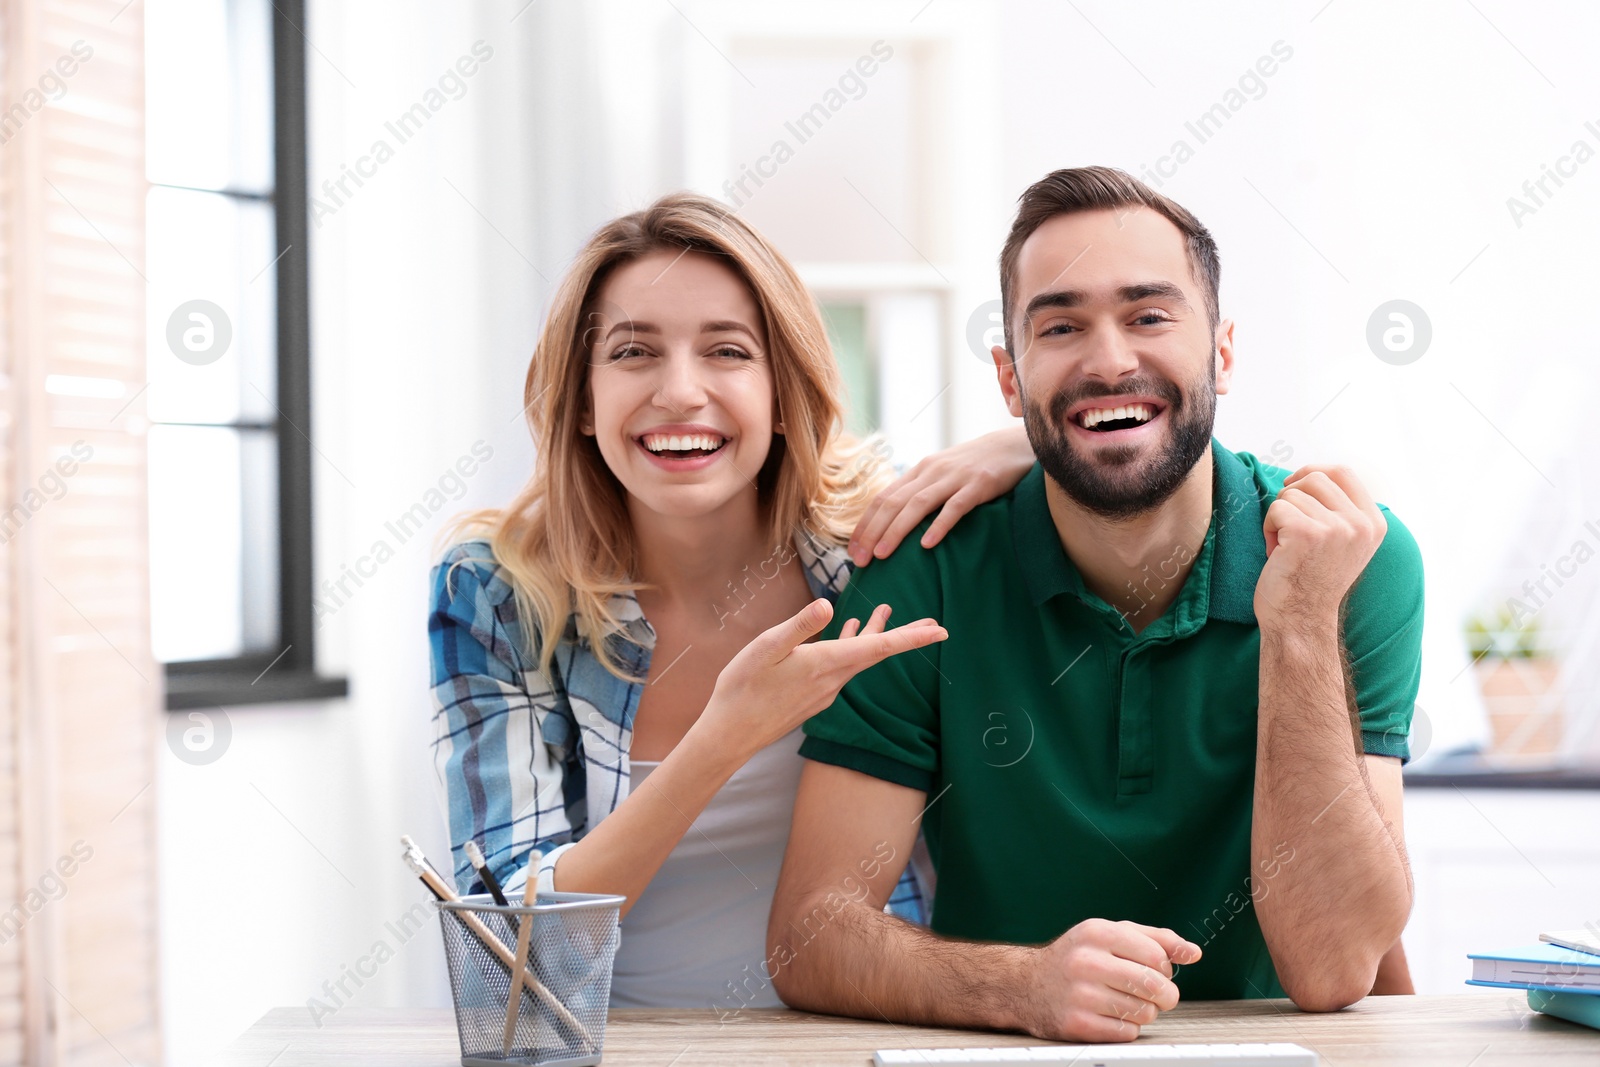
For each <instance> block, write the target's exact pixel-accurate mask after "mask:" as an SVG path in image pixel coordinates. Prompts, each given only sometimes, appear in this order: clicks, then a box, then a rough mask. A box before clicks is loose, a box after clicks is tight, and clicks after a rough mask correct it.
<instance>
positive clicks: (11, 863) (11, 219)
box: [0, 0, 162, 1065]
mask: <svg viewBox="0 0 1600 1067" xmlns="http://www.w3.org/2000/svg"><path fill="white" fill-rule="evenodd" d="M142 17H143V5H142V4H138V3H129V4H125V3H124V2H123V0H0V41H3V48H0V55H3V63H4V67H3V73H0V84H3V86H4V95H3V98H0V109H4V110H0V309H3V311H0V314H3V316H4V326H3V329H0V402H3V403H0V422H3V425H0V455H3V459H4V464H3V475H0V484H3V495H0V508H4V509H9V510H7V511H4V512H0V538H3V540H4V543H3V544H0V574H3V576H4V580H5V583H6V587H5V595H4V598H3V601H0V671H3V675H0V677H3V678H4V685H3V686H0V939H5V938H6V935H7V934H8V933H9V932H10V928H9V927H8V926H7V925H6V924H7V921H8V915H9V917H10V920H11V922H12V925H14V926H16V928H17V929H16V934H15V936H13V937H10V939H9V940H5V941H4V943H3V944H0V1063H28V1064H50V1065H55V1064H74V1065H77V1064H82V1065H90V1064H108V1065H110V1064H117V1065H122V1064H154V1063H156V1062H158V1061H159V1058H160V1043H159V1011H158V995H157V993H158V984H157V970H156V963H157V942H156V925H155V917H156V898H155V887H156V876H155V855H156V852H155V840H154V834H155V806H154V805H155V795H156V789H155V782H154V780H155V773H156V759H155V756H156V752H157V751H158V750H157V747H156V746H157V745H158V744H159V743H160V737H159V730H160V727H161V724H162V720H161V713H160V711H159V707H160V700H161V675H160V672H159V667H158V666H157V665H156V663H155V662H154V661H153V659H152V657H151V654H150V635H149V590H148V577H147V573H148V572H147V557H148V547H147V521H146V504H145V499H146V478H145V436H144V433H145V423H144V416H143V410H144V408H143V403H142V396H141V393H142V390H143V386H144V382H145V371H144V365H145V338H144V332H145V327H144V319H145V280H144V277H143V269H144V268H143V263H144V200H145V191H146V185H145V180H144V126H143V107H144V105H143V100H144V85H143V64H144V59H143V25H142ZM19 504H20V505H21V510H20V511H18V510H17V506H18V505H19ZM13 902H15V903H13ZM18 905H20V908H21V912H20V921H19V911H18V907H17V906H18ZM6 909H9V912H8V911H7V910H6Z"/></svg>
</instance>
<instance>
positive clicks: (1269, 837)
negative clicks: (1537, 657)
mask: <svg viewBox="0 0 1600 1067" xmlns="http://www.w3.org/2000/svg"><path fill="white" fill-rule="evenodd" d="M1219 278H1220V268H1219V264H1218V257H1217V249H1216V244H1215V242H1214V241H1213V240H1212V237H1211V235H1210V233H1209V232H1208V231H1207V230H1206V228H1205V227H1204V226H1203V225H1201V223H1200V222H1199V220H1198V219H1196V218H1195V217H1194V216H1193V215H1192V214H1191V213H1190V212H1189V211H1187V210H1186V209H1184V208H1183V207H1181V206H1179V205H1178V204H1176V203H1174V202H1172V201H1171V200H1169V199H1168V198H1166V197H1164V196H1161V195H1160V194H1158V193H1156V192H1154V191H1153V190H1151V189H1150V188H1148V187H1147V186H1145V185H1144V184H1143V183H1141V182H1139V181H1137V180H1135V179H1133V178H1131V177H1129V176H1128V175H1127V174H1125V173H1123V172H1121V171H1117V170H1113V169H1109V168H1104V167H1089V168H1081V169H1073V170H1061V171H1056V172H1055V173H1052V174H1050V175H1048V176H1047V177H1045V178H1044V179H1043V180H1041V181H1039V182H1037V183H1036V184H1034V185H1033V186H1032V187H1030V188H1029V189H1028V190H1027V192H1025V193H1024V194H1023V196H1022V197H1021V200H1020V201H1019V208H1018V212H1017V216H1016V220H1015V222H1014V224H1013V226H1012V229H1011V232H1010V236H1009V238H1008V239H1007V241H1006V244H1005V247H1004V249H1003V251H1002V252H1001V256H1000V287H1001V298H1002V303H1003V306H1004V316H1005V339H1006V344H1005V345H1004V346H997V347H995V348H994V350H993V358H994V362H995V368H996V371H997V375H998V379H999V385H1000V391H1001V393H1002V395H1003V396H1004V398H1005V402H1006V404H1007V405H1008V407H1009V409H1010V412H1011V414H1012V415H1013V416H1020V417H1021V418H1022V419H1023V420H1024V424H1025V426H1026V428H1027V432H1028V437H1029V440H1030V441H1031V442H1032V445H1033V448H1034V452H1035V454H1036V455H1037V457H1038V465H1037V466H1036V467H1035V468H1034V470H1033V471H1032V472H1031V473H1030V474H1029V475H1028V476H1027V477H1026V478H1024V479H1023V481H1022V482H1021V483H1020V484H1019V485H1018V486H1017V488H1016V489H1015V490H1014V491H1013V492H1012V493H1010V494H1009V495H1008V496H1006V497H1002V498H1000V499H999V500H996V501H994V502H993V503H991V504H988V505H985V506H983V507H981V508H979V509H977V510H976V511H974V512H973V513H972V515H970V516H968V517H967V518H966V519H965V520H964V521H963V522H962V523H961V524H960V525H959V526H957V527H956V528H955V529H954V530H953V531H952V532H951V533H950V534H949V535H948V536H947V537H946V538H945V539H944V541H943V542H942V543H941V544H940V545H938V547H937V548H934V549H932V550H928V551H920V550H918V549H915V548H910V549H901V550H900V551H899V552H898V553H896V554H894V555H893V556H891V557H889V558H888V559H885V560H881V561H879V562H875V563H872V564H871V565H870V566H867V567H864V568H862V569H861V570H858V571H857V572H856V573H855V575H854V577H852V579H851V581H850V584H849V586H848V587H847V588H846V589H845V591H844V593H843V594H842V595H841V597H840V600H839V606H838V608H837V609H836V611H835V621H834V623H833V624H832V626H833V628H834V629H835V630H837V629H838V628H839V627H840V626H841V625H842V624H843V623H844V621H845V620H846V619H847V618H849V617H850V616H852V615H856V616H860V617H865V616H866V615H867V614H868V613H869V612H870V610H871V608H872V607H873V606H874V605H877V604H890V605H892V606H893V607H894V609H895V611H896V614H898V615H900V616H901V617H902V618H920V617H924V616H931V617H933V618H936V619H938V620H939V621H940V622H941V623H942V624H943V625H944V626H945V628H946V629H947V630H948V631H949V634H950V637H949V639H948V640H947V641H945V642H943V643H942V644H939V645H935V646H930V647H929V648H926V649H922V650H919V651H917V652H914V653H911V654H908V655H904V656H897V657H894V658H893V659H891V660H887V661H885V662H884V663H882V664H880V665H878V666H876V667H873V668H871V669H869V670H867V671H865V672H863V673H862V674H860V675H857V676H856V678H855V679H854V680H852V681H851V682H850V683H849V684H848V685H846V686H845V688H844V690H843V692H842V693H841V694H840V696H839V698H838V700H837V701H836V702H835V703H834V704H833V706H832V707H830V708H828V709H827V710H825V711H824V712H822V713H821V714H819V715H817V716H816V717H815V718H813V719H812V720H811V721H809V722H808V723H807V724H806V726H805V732H806V734H807V739H806V741H805V743H804V745H803V746H802V748H801V750H800V751H801V754H802V755H803V756H805V757H807V758H808V760H809V762H808V763H807V766H806V768H805V771H804V773H803V776H802V779H801V784H800V791H799V797H798V801H797V803H796V806H795V814H794V823H793V827H792V831H791V834H790V839H789V845H788V852H787V854H786V857H785V860H784V865H783V873H782V876H781V879H780V882H779V886H778V890H777V896H776V898H775V900H774V903H773V911H772V916H771V922H770V926H769V931H768V941H769V949H770V960H769V966H770V967H771V968H772V969H773V970H774V972H775V975H774V980H775V982H776V984H777V988H778V992H779V994H780V995H781V996H782V997H783V999H784V1000H785V1001H786V1002H787V1003H789V1004H790V1005H792V1006H795V1007H801V1008H807V1009H811V1010H815V1011H826V1012H833V1013H837V1014H845V1015H859V1016H863V1017H870V1018H887V1019H891V1020H894V1021H897V1022H909V1023H925V1024H933V1025H941V1026H958V1027H976V1028H995V1029H1013V1030H1023V1031H1026V1032H1029V1033H1032V1034H1035V1035H1037V1036H1039V1037H1043V1038H1050V1039H1056V1040H1076V1041H1130V1040H1132V1039H1133V1038H1135V1037H1137V1036H1138V1033H1139V1028H1140V1026H1142V1025H1145V1024H1148V1023H1149V1022H1151V1021H1152V1020H1154V1019H1155V1018H1156V1017H1157V1015H1158V1013H1159V1012H1161V1011H1165V1010H1169V1009H1171V1008H1172V1007H1173V1006H1174V1005H1175V1004H1176V1003H1177V1002H1178V999H1179V996H1180V994H1181V995H1182V996H1185V997H1191V998H1197V999H1233V998H1245V997H1274V996H1284V995H1287V996H1289V997H1291V998H1292V999H1293V1000H1294V1002H1295V1003H1296V1004H1297V1005H1298V1006H1299V1007H1301V1008H1302V1009H1306V1010H1310V1011H1330V1010H1335V1009H1338V1008H1341V1007H1343V1006H1345V1005H1348V1004H1350V1003H1352V1002H1354V1001H1356V1000H1358V999H1360V998H1361V997H1363V996H1366V995H1367V994H1368V993H1369V992H1383V991H1409V979H1408V978H1407V977H1406V975H1405V969H1404V957H1403V954H1402V953H1401V950H1400V946H1399V937H1400V932H1401V930H1402V929H1403V928H1404V926H1405V923H1406V917H1407V915H1408V914H1409V912H1410V908H1411V897H1412V889H1411V876H1410V869H1409V866H1408V864H1407V860H1406V854H1405V848H1404V844H1403V839H1402V834H1401V777H1400V767H1401V764H1402V762H1404V761H1405V760H1406V759H1407V758H1408V755H1409V753H1408V749H1407V745H1406V738H1407V736H1408V734H1409V729H1410V721H1411V714H1412V709H1413V706H1414V701H1415V699H1416V693H1417V685H1418V679H1419V675H1420V665H1421V638H1422V610H1423V605H1422V563H1421V556H1420V554H1419V552H1418V550H1417V546H1416V542H1415V541H1414V540H1413V539H1412V538H1411V535H1410V534H1409V533H1408V532H1407V531H1406V529H1405V528H1404V527H1403V526H1402V525H1401V524H1400V523H1399V521H1398V520H1397V519H1395V518H1394V516H1393V515H1391V514H1389V512H1388V511H1387V509H1385V508H1383V507H1381V506H1380V505H1378V504H1376V503H1374V502H1373V500H1372V498H1371V496H1370V495H1369V494H1368V493H1367V491H1366V490H1365V489H1364V488H1363V487H1362V485H1361V483H1360V482H1359V481H1358V480H1357V479H1356V477H1355V476H1354V475H1353V474H1352V473H1351V472H1350V471H1348V470H1346V469H1344V468H1341V467H1329V466H1308V467H1302V468H1301V469H1299V470H1297V471H1294V472H1293V473H1290V472H1289V471H1287V470H1283V469H1280V468H1277V467H1274V466H1271V465H1269V464H1265V463H1263V462H1261V461H1260V460H1258V459H1257V458H1256V457H1255V456H1253V455H1251V454H1249V453H1246V452H1234V451H1230V450H1229V449H1227V448H1225V447H1224V446H1223V445H1222V444H1221V443H1220V442H1218V441H1216V440H1215V439H1214V438H1213V437H1212V426H1213V420H1214V417H1215V413H1216V405H1217V397H1218V396H1219V395H1221V394H1225V393H1227V392H1228V389H1229V386H1230V384H1231V381H1232V377H1233V372H1234V349H1233V323H1232V321H1230V320H1222V319H1221V317H1220V315H1219V298H1218V294H1219ZM828 636H832V635H831V634H829V635H828ZM919 828H920V829H921V831H922V833H923V835H924V836H925V838H926V841H927V845H928V850H929V853H930V854H931V859H932V862H933V865H934V868H935V870H936V873H937V883H936V886H935V889H934V908H933V916H932V922H931V927H930V928H923V927H919V926H916V925H913V924H910V923H907V922H905V921H903V920H900V919H897V918H895V917H894V916H892V915H887V914H884V912H883V911H882V908H883V904H884V900H885V899H886V898H887V896H888V894H889V892H890V891H891V890H892V888H893V887H894V885H895V881H896V879H897V878H898V877H899V875H900V873H901V869H902V868H903V866H904V864H905V862H906V860H907V859H908V857H909V856H910V854H911V852H912V848H913V845H914V844H915V842H916V838H917V833H918V829H919ZM886 854H887V855H892V856H894V857H895V859H894V860H893V861H892V862H888V863H879V864H875V865H874V868H873V873H872V876H871V877H868V878H867V879H866V881H867V883H868V892H866V893H865V894H861V893H857V892H848V893H847V892H844V891H843V890H844V889H845V888H847V887H850V886H856V881H855V879H856V877H857V875H858V873H865V872H866V870H867V868H866V867H865V866H864V865H863V864H862V860H863V859H864V858H876V859H880V860H881V858H882V856H884V855H886ZM857 888H859V887H857Z"/></svg>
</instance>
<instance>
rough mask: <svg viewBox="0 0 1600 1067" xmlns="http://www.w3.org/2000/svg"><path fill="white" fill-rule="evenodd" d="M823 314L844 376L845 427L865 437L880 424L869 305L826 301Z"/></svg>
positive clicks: (823, 304)
mask: <svg viewBox="0 0 1600 1067" xmlns="http://www.w3.org/2000/svg"><path fill="white" fill-rule="evenodd" d="M822 317H823V319H824V320H826V322H827V324H828V340H829V341H830V342H831V343H832V344H833V355H834V358H835V359H836V360H838V362H839V374H840V376H841V377H843V378H844V389H845V418H844V425H845V429H847V430H849V431H850V432H851V433H853V434H855V435H856V436H858V437H863V436H865V435H867V434H869V433H871V432H872V431H873V430H874V429H876V428H877V425H878V373H877V368H876V367H874V366H873V362H872V356H871V354H870V352H869V350H868V347H867V308H866V305H865V304H861V303H856V302H845V301H832V300H829V301H823V302H822Z"/></svg>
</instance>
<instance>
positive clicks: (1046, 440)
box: [1022, 374, 1217, 520]
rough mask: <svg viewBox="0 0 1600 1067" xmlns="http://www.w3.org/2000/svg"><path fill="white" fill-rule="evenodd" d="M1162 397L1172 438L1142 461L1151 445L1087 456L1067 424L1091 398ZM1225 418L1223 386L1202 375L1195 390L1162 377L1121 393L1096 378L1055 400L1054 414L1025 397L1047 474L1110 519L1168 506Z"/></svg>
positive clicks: (1025, 417) (1132, 383)
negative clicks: (1220, 406)
mask: <svg viewBox="0 0 1600 1067" xmlns="http://www.w3.org/2000/svg"><path fill="white" fill-rule="evenodd" d="M1134 395H1145V396H1156V397H1160V398H1161V399H1162V401H1163V402H1165V403H1166V405H1167V408H1166V412H1165V414H1166V422H1167V426H1168V431H1167V439H1166V441H1164V442H1161V443H1160V444H1158V445H1157V449H1158V451H1157V453H1156V454H1155V455H1154V456H1152V457H1151V458H1150V459H1149V460H1148V461H1146V462H1145V463H1144V464H1143V465H1142V466H1139V465H1138V464H1137V460H1138V457H1139V455H1140V454H1141V452H1143V451H1144V448H1145V446H1136V445H1117V446H1112V447H1110V448H1101V449H1096V451H1095V456H1096V458H1094V459H1089V458H1087V457H1085V456H1084V455H1082V454H1080V453H1079V452H1078V451H1077V450H1076V449H1075V448H1074V447H1073V445H1072V441H1071V440H1070V438H1069V435H1068V431H1067V429H1066V418H1065V416H1066V412H1067V409H1068V408H1070V407H1072V406H1073V405H1074V404H1077V403H1079V402H1080V401H1083V400H1096V399H1100V398H1102V397H1103V398H1106V399H1107V400H1115V399H1116V398H1117V397H1119V396H1134ZM1216 417H1217V383H1216V378H1215V377H1214V376H1213V375H1210V374H1202V375H1201V376H1200V377H1198V378H1196V379H1195V381H1194V382H1192V383H1190V386H1189V389H1188V391H1187V392H1184V391H1181V390H1179V388H1178V387H1177V386H1176V385H1174V384H1173V383H1171V382H1169V381H1167V380H1165V379H1160V378H1146V377H1138V378H1130V379H1128V380H1127V381H1126V382H1124V383H1123V384H1122V385H1121V386H1119V387H1118V388H1117V389H1116V390H1115V391H1112V392H1107V391H1103V390H1100V389H1098V388H1096V387H1094V386H1092V385H1090V384H1089V383H1087V382H1085V383H1082V384H1080V385H1079V386H1078V387H1077V388H1075V389H1069V390H1066V391H1064V392H1061V393H1057V394H1056V395H1055V396H1053V397H1051V398H1050V401H1049V415H1048V417H1046V415H1045V413H1044V412H1043V411H1041V410H1040V408H1039V406H1038V405H1036V404H1031V403H1029V401H1028V399H1027V397H1026V395H1024V396H1023V400H1022V422H1023V425H1024V426H1025V427H1026V428H1027V431H1028V441H1029V443H1030V444H1032V445H1033V451H1034V454H1035V455H1036V456H1038V457H1039V464H1040V466H1042V467H1043V468H1044V472H1045V473H1046V474H1048V475H1049V476H1050V477H1051V478H1053V479H1055V482H1056V484H1057V485H1059V486H1060V487H1061V488H1062V490H1063V491H1064V492H1065V493H1066V494H1067V496H1069V497H1071V498H1072V499H1073V500H1074V501H1075V502H1076V503H1077V504H1078V505H1079V506H1081V507H1083V508H1086V509H1087V510H1089V511H1092V512H1094V513H1095V514H1096V515H1100V516H1102V517H1104V518H1107V519H1113V520H1116V519H1130V518H1132V517H1134V516H1135V515H1139V514H1142V513H1144V512H1147V511H1150V510H1152V509H1153V508H1156V507H1159V506H1160V505H1161V504H1163V503H1165V502H1166V500H1167V498H1168V497H1170V496H1172V494H1173V493H1175V492H1177V490H1178V486H1180V485H1182V484H1183V480H1184V479H1185V478H1186V477H1188V475H1189V472H1190V471H1191V470H1193V469H1194V465H1195V464H1196V463H1198V462H1199V461H1200V457H1202V456H1204V455H1205V454H1206V452H1207V450H1208V449H1209V448H1210V446H1211V430H1212V427H1213V425H1214V424H1215V422H1216Z"/></svg>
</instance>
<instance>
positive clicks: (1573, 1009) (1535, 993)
mask: <svg viewBox="0 0 1600 1067" xmlns="http://www.w3.org/2000/svg"><path fill="white" fill-rule="evenodd" d="M1528 1007H1530V1008H1532V1009H1533V1010H1534V1011H1542V1012H1544V1013H1545V1014H1546V1015H1554V1016H1557V1017H1558V1018H1562V1019H1566V1020H1567V1021H1569V1022H1574V1023H1580V1024H1582V1025H1584V1026H1592V1027H1594V1028H1595V1029H1596V1030H1600V990H1597V991H1595V992H1591V993H1573V992H1569V991H1563V990H1559V989H1530V990H1528Z"/></svg>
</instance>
